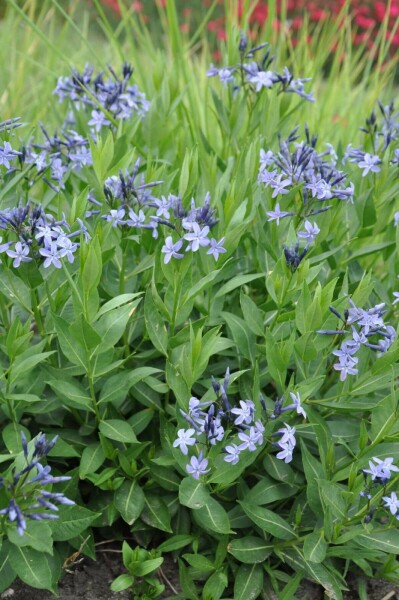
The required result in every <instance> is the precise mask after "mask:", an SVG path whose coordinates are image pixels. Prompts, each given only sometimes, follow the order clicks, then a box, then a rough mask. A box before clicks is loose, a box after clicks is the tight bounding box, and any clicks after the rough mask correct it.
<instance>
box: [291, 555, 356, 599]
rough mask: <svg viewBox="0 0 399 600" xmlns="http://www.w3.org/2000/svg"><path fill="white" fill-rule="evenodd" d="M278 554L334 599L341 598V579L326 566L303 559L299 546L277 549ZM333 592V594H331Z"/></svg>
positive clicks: (342, 584)
mask: <svg viewBox="0 0 399 600" xmlns="http://www.w3.org/2000/svg"><path fill="white" fill-rule="evenodd" d="M279 556H281V558H282V559H283V560H284V561H285V562H287V563H288V564H289V565H290V566H291V567H292V568H293V569H294V570H295V571H298V572H301V573H303V572H304V573H306V575H307V577H308V578H309V579H312V580H313V581H316V582H317V583H319V584H320V585H322V586H323V588H324V589H325V590H326V592H328V594H330V596H331V597H332V598H334V599H336V600H342V592H341V588H343V589H347V588H345V585H344V582H343V580H341V579H339V578H338V577H337V576H336V575H335V573H336V572H335V573H332V572H331V571H330V570H329V569H328V568H327V567H326V566H324V565H322V564H320V563H315V562H310V561H307V560H305V558H304V557H303V555H302V554H301V551H300V550H299V548H296V547H293V548H287V549H285V548H284V549H282V550H279ZM332 594H334V595H332Z"/></svg>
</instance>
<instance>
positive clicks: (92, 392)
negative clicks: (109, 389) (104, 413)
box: [87, 372, 101, 422]
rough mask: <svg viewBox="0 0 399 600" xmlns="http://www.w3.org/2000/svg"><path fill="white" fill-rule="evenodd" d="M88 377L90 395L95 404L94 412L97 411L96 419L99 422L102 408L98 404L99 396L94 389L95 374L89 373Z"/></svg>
mask: <svg viewBox="0 0 399 600" xmlns="http://www.w3.org/2000/svg"><path fill="white" fill-rule="evenodd" d="M87 379H88V380H89V389H90V396H91V401H92V404H93V409H94V412H95V413H96V419H97V421H98V422H100V421H101V415H100V410H99V408H98V406H97V398H96V393H95V391H94V382H93V376H92V374H91V373H89V372H88V373H87Z"/></svg>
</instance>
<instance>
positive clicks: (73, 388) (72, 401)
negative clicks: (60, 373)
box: [46, 379, 94, 412]
mask: <svg viewBox="0 0 399 600" xmlns="http://www.w3.org/2000/svg"><path fill="white" fill-rule="evenodd" d="M46 383H47V384H48V385H49V386H50V387H51V389H52V390H54V391H55V393H56V394H57V396H58V397H59V398H60V400H61V401H62V403H63V404H64V405H65V406H71V407H72V408H78V409H84V410H89V411H91V412H94V408H93V405H92V400H91V397H90V395H89V393H88V392H87V391H86V390H85V389H84V387H83V386H82V385H81V384H80V383H79V382H78V381H76V380H74V381H63V380H62V379H52V380H50V381H47V382H46Z"/></svg>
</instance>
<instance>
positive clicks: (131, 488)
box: [114, 479, 145, 525]
mask: <svg viewBox="0 0 399 600" xmlns="http://www.w3.org/2000/svg"><path fill="white" fill-rule="evenodd" d="M114 504H115V507H116V508H117V509H118V510H119V512H120V514H121V517H122V519H123V520H124V521H126V523H128V524H129V525H132V523H134V521H136V519H138V518H139V516H140V514H141V511H142V510H143V508H144V504H145V497H144V493H143V490H142V489H141V487H140V486H139V484H138V483H137V481H136V480H135V479H133V481H124V482H123V483H122V485H121V487H120V488H118V489H117V490H116V492H115V496H114Z"/></svg>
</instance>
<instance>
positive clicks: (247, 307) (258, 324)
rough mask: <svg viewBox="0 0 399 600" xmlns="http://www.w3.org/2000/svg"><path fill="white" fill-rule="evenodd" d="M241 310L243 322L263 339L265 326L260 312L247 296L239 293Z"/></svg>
mask: <svg viewBox="0 0 399 600" xmlns="http://www.w3.org/2000/svg"><path fill="white" fill-rule="evenodd" d="M240 304H241V310H242V312H243V315H244V320H245V322H246V324H247V325H248V327H249V328H250V330H251V331H252V332H253V333H254V334H255V335H259V336H261V337H263V336H264V335H265V325H264V318H263V314H262V311H261V310H260V309H259V308H258V307H257V306H256V304H255V302H254V301H253V300H251V298H250V297H249V296H247V295H246V294H243V293H242V292H241V295H240Z"/></svg>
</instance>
